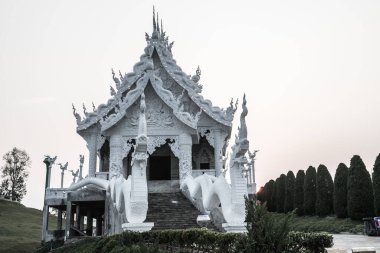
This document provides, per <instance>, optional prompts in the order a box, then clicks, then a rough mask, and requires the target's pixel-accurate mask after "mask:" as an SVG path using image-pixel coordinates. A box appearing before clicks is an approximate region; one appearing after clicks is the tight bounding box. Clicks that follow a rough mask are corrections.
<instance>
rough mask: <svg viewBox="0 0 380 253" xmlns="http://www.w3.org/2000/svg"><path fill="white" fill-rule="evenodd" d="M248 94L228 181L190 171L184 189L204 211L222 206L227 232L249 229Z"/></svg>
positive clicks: (183, 184) (234, 146)
mask: <svg viewBox="0 0 380 253" xmlns="http://www.w3.org/2000/svg"><path fill="white" fill-rule="evenodd" d="M246 103H247V102H246V99H245V95H244V97H243V105H242V108H243V111H242V113H241V115H240V127H239V129H238V131H239V135H238V136H236V140H235V144H234V145H233V146H232V154H231V158H230V166H229V167H230V169H229V171H230V178H231V184H228V183H227V181H226V179H225V178H224V175H223V174H221V175H219V177H217V178H216V177H213V176H210V175H207V174H203V175H201V176H198V177H196V178H193V177H192V176H191V175H189V176H188V177H187V178H186V179H185V181H184V182H183V183H182V184H181V190H182V191H183V192H184V194H185V195H186V196H187V197H188V198H189V199H190V200H191V201H192V202H193V204H194V205H195V206H197V208H198V209H200V211H201V212H203V213H204V214H210V212H211V211H212V210H213V209H215V208H218V207H219V205H221V212H222V214H223V218H224V220H225V221H226V222H225V223H223V224H222V226H223V228H224V229H225V230H226V231H227V232H245V231H246V223H245V222H244V220H245V198H244V197H245V196H248V191H247V180H246V178H245V176H244V170H245V165H246V164H247V158H246V153H247V151H248V149H249V141H248V139H247V125H246V122H245V117H246V116H247V114H248V109H247V106H246Z"/></svg>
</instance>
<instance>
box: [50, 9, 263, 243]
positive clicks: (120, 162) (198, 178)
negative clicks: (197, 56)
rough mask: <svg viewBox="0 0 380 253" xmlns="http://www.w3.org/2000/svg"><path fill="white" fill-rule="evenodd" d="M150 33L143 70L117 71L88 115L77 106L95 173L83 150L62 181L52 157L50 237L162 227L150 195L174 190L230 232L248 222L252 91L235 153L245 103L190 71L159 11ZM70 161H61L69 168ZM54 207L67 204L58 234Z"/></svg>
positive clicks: (201, 217)
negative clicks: (208, 93)
mask: <svg viewBox="0 0 380 253" xmlns="http://www.w3.org/2000/svg"><path fill="white" fill-rule="evenodd" d="M154 15H155V14H154ZM145 37H146V42H147V46H146V47H145V49H144V53H143V54H142V55H141V57H140V61H139V62H138V63H136V64H135V65H134V67H133V72H131V73H128V74H122V73H120V71H119V74H118V75H116V74H115V72H114V71H112V76H113V80H114V83H115V85H114V86H111V88H110V92H111V98H110V99H109V100H108V101H107V103H105V104H101V105H99V106H98V107H95V106H94V107H93V111H92V112H88V111H87V110H86V108H85V107H84V116H80V115H79V113H78V112H77V111H76V110H75V107H74V106H73V113H74V116H75V118H76V123H77V133H78V134H79V135H80V136H81V137H83V139H84V140H85V141H86V143H87V148H88V151H89V153H88V175H87V176H86V177H83V174H85V171H84V170H86V167H84V169H83V170H82V167H83V159H84V157H81V167H80V170H79V171H77V172H76V173H74V172H73V176H74V181H73V183H72V184H71V185H70V187H67V188H65V187H63V183H62V184H61V188H52V187H50V170H51V168H52V165H53V163H54V159H52V158H50V157H47V158H46V159H45V161H44V162H45V163H46V165H47V185H46V188H47V189H46V193H45V206H44V224H43V240H45V241H48V240H50V239H51V238H52V237H55V238H57V237H60V236H61V237H62V236H63V237H65V238H70V237H72V236H82V235H111V234H115V233H120V232H122V231H123V230H134V231H146V230H150V229H152V228H153V229H154V228H155V226H156V225H155V224H158V223H157V222H158V221H156V220H154V219H153V218H152V219H151V220H149V221H148V220H147V214H148V212H149V210H150V208H151V206H150V203H151V202H150V197H149V196H159V194H161V195H162V196H163V195H164V194H174V193H176V194H178V193H179V194H181V195H183V196H185V197H186V199H187V201H189V202H191V205H192V206H193V207H194V209H195V210H197V211H198V212H199V217H195V218H194V222H196V220H197V219H198V221H199V222H198V224H200V223H201V222H202V221H203V222H204V221H206V223H207V221H209V222H210V223H214V224H215V226H214V227H216V229H220V230H225V231H228V232H230V231H237V232H241V231H244V229H245V224H244V215H245V209H244V196H246V195H249V194H252V193H255V187H256V186H255V180H254V169H253V162H254V153H253V155H252V154H251V155H250V156H249V155H247V154H246V153H247V151H248V148H249V142H248V140H247V127H246V123H245V117H246V115H247V113H248V111H247V107H246V100H245V97H244V98H243V102H242V109H243V111H242V114H241V115H240V127H239V133H238V135H237V136H236V137H235V143H234V145H233V146H232V151H231V153H230V157H229V159H227V153H228V152H227V149H228V143H229V139H230V137H231V130H232V120H233V118H234V114H235V111H236V110H237V106H238V105H237V102H236V103H235V104H234V103H233V101H231V103H230V105H229V107H227V108H226V109H222V108H219V107H216V106H214V105H212V103H211V101H210V100H207V99H205V98H204V97H203V96H202V95H201V92H202V85H201V84H200V77H201V71H200V69H199V67H198V69H197V71H196V74H195V75H193V76H189V75H187V74H185V73H184V72H183V71H182V69H181V68H180V67H179V66H178V65H177V63H176V61H175V60H174V59H173V55H172V46H173V42H169V40H168V37H167V36H166V34H165V32H164V31H163V27H162V23H161V25H160V24H159V22H158V19H156V18H155V16H154V17H153V32H152V34H150V35H148V34H146V35H145ZM226 161H228V162H226ZM65 166H66V167H65ZM65 166H62V165H61V169H62V177H63V173H64V171H65V170H66V169H67V164H66V165H65ZM226 172H228V173H229V179H230V181H231V182H230V183H228V181H227V180H226V178H225V176H226ZM154 194H156V195H154ZM165 196H166V195H165ZM168 196H170V195H168ZM178 198H179V197H177V199H178ZM177 202H178V201H177ZM152 203H153V202H152ZM172 203H174V202H173V201H172ZM49 208H55V209H57V210H58V222H57V230H56V231H55V232H54V233H53V232H51V231H49V230H48V229H47V228H48V213H49V212H48V211H49ZM63 213H64V214H65V221H66V222H65V224H62V223H63V222H62V220H63V219H62V214H63ZM148 216H149V215H148ZM152 217H153V216H152ZM85 223H86V224H85ZM217 224H219V225H217ZM63 227H65V228H64V229H63ZM172 228H177V227H175V226H173V227H172ZM57 231H58V232H57Z"/></svg>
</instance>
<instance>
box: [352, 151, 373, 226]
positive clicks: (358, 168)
mask: <svg viewBox="0 0 380 253" xmlns="http://www.w3.org/2000/svg"><path fill="white" fill-rule="evenodd" d="M347 212H348V217H350V218H351V219H354V220H360V219H362V218H364V217H370V216H373V215H374V203H373V189H372V182H371V177H370V175H369V172H368V171H367V169H366V167H365V165H364V163H363V161H362V159H361V158H360V156H358V155H354V156H353V157H352V159H351V163H350V168H349V169H348V181H347Z"/></svg>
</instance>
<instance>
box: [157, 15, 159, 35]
mask: <svg viewBox="0 0 380 253" xmlns="http://www.w3.org/2000/svg"><path fill="white" fill-rule="evenodd" d="M157 32H158V33H160V22H159V21H158V12H157Z"/></svg>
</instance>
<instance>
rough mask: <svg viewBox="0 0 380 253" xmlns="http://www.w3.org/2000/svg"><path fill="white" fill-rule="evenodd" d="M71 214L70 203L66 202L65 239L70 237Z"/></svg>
mask: <svg viewBox="0 0 380 253" xmlns="http://www.w3.org/2000/svg"><path fill="white" fill-rule="evenodd" d="M72 214H73V212H72V210H71V201H67V206H66V226H65V235H66V238H69V237H70V228H71V225H72V222H73V215H72Z"/></svg>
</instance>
